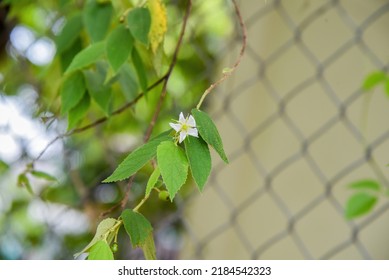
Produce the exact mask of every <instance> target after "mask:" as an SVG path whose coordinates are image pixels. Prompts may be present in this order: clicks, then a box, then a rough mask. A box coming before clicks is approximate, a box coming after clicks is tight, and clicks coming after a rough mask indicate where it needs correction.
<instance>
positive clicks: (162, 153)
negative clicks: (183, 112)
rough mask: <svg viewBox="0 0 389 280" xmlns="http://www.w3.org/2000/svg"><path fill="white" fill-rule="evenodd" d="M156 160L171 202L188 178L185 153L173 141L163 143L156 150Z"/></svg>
mask: <svg viewBox="0 0 389 280" xmlns="http://www.w3.org/2000/svg"><path fill="white" fill-rule="evenodd" d="M157 160H158V166H159V169H160V170H161V175H162V178H163V181H164V182H165V185H166V189H167V190H168V192H169V196H170V200H171V201H173V199H174V196H175V195H176V193H177V192H178V190H179V189H180V188H181V187H182V185H183V184H184V183H185V181H186V178H187V176H188V160H187V158H186V156H185V152H184V151H183V150H182V148H180V147H179V146H177V145H176V144H174V143H173V141H165V142H162V143H161V144H160V145H159V146H158V148H157Z"/></svg>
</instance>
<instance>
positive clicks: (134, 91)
mask: <svg viewBox="0 0 389 280" xmlns="http://www.w3.org/2000/svg"><path fill="white" fill-rule="evenodd" d="M119 84H120V88H121V89H122V92H123V94H124V96H125V97H126V100H127V101H132V100H134V98H135V97H136V96H137V95H138V90H139V89H138V83H137V81H136V77H135V73H134V71H133V70H132V69H131V67H130V65H128V63H126V64H124V65H123V66H122V67H121V68H120V70H119Z"/></svg>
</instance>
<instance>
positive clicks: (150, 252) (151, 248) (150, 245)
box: [141, 232, 157, 260]
mask: <svg viewBox="0 0 389 280" xmlns="http://www.w3.org/2000/svg"><path fill="white" fill-rule="evenodd" d="M141 248H142V251H143V254H144V255H145V259H146V260H156V259H157V253H156V250H155V243H154V237H153V233H152V232H150V233H149V235H148V236H147V238H146V239H145V241H144V242H143V244H142V245H141Z"/></svg>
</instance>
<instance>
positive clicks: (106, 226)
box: [74, 218, 117, 258]
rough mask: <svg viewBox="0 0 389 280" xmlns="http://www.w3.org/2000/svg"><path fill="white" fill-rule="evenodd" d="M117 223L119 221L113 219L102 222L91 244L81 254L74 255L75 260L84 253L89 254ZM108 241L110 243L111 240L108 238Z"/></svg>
mask: <svg viewBox="0 0 389 280" xmlns="http://www.w3.org/2000/svg"><path fill="white" fill-rule="evenodd" d="M116 222H117V220H116V219H113V218H107V219H104V220H102V221H101V222H100V224H99V225H98V226H97V229H96V234H95V236H94V237H93V239H92V241H91V242H89V244H88V245H86V247H85V248H84V249H83V250H82V251H81V252H79V253H76V254H75V255H74V258H77V257H78V256H79V255H81V254H82V253H85V252H88V251H89V250H90V248H91V247H92V246H93V245H95V244H96V243H97V242H98V241H100V240H104V237H105V235H106V234H107V232H108V231H109V230H110V229H111V228H112V227H113V226H114V225H115V224H116ZM107 239H108V240H107V241H110V240H109V239H110V238H107Z"/></svg>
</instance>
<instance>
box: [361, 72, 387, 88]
mask: <svg viewBox="0 0 389 280" xmlns="http://www.w3.org/2000/svg"><path fill="white" fill-rule="evenodd" d="M386 78H387V76H386V74H385V72H381V71H380V72H373V73H371V74H370V75H368V76H367V77H366V79H365V81H364V82H363V85H362V88H363V89H364V90H371V89H372V88H374V87H375V86H377V85H378V84H380V83H382V82H384V81H385V80H386Z"/></svg>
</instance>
